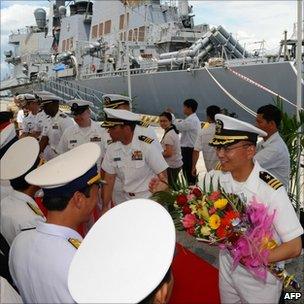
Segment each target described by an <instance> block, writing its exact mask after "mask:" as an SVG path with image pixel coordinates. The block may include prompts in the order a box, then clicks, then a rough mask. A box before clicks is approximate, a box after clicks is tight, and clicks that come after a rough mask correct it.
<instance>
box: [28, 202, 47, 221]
mask: <svg viewBox="0 0 304 304" xmlns="http://www.w3.org/2000/svg"><path fill="white" fill-rule="evenodd" d="M26 204H27V205H28V206H29V207H30V208H31V210H32V211H33V212H34V213H35V214H37V215H39V216H42V217H44V215H43V213H42V211H41V210H40V209H39V208H38V207H37V206H35V205H34V204H31V203H29V202H27V203H26Z"/></svg>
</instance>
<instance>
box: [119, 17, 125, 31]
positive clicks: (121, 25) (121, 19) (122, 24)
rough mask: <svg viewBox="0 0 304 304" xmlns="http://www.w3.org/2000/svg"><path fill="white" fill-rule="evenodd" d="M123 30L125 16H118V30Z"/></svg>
mask: <svg viewBox="0 0 304 304" xmlns="http://www.w3.org/2000/svg"><path fill="white" fill-rule="evenodd" d="M124 28H125V15H120V17H119V29H120V30H122V29H124Z"/></svg>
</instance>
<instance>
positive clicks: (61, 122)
mask: <svg viewBox="0 0 304 304" xmlns="http://www.w3.org/2000/svg"><path fill="white" fill-rule="evenodd" d="M39 97H40V98H41V100H42V102H41V106H42V107H43V110H44V112H45V113H46V115H48V116H49V117H48V119H47V120H46V121H45V122H44V124H43V130H42V133H41V139H40V143H39V144H40V152H42V153H44V158H45V160H47V161H48V160H50V159H52V158H54V157H56V156H57V155H58V154H57V153H56V148H57V145H58V144H59V141H60V138H61V136H62V134H63V132H64V131H65V130H66V129H67V128H68V127H70V126H72V125H74V122H73V120H72V119H71V118H70V117H68V116H67V115H66V114H64V113H63V112H61V111H60V110H59V101H61V100H62V99H61V98H59V97H57V96H55V95H41V96H39Z"/></svg>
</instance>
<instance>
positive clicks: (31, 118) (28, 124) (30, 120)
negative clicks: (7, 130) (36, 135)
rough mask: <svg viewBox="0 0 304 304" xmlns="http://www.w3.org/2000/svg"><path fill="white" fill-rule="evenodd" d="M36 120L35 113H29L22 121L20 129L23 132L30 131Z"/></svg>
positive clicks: (33, 127)
mask: <svg viewBox="0 0 304 304" xmlns="http://www.w3.org/2000/svg"><path fill="white" fill-rule="evenodd" d="M36 122H37V114H36V115H34V114H33V113H29V114H28V115H27V116H26V117H24V119H23V121H22V130H23V132H24V133H32V132H33V131H34V129H35V125H36Z"/></svg>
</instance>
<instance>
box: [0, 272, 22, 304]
mask: <svg viewBox="0 0 304 304" xmlns="http://www.w3.org/2000/svg"><path fill="white" fill-rule="evenodd" d="M0 300H1V303H5V304H10V303H11V304H19V303H22V299H21V297H20V296H19V294H18V293H17V291H16V290H15V289H14V288H13V287H12V286H11V285H10V284H9V282H8V281H7V280H6V279H5V278H3V277H0Z"/></svg>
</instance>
